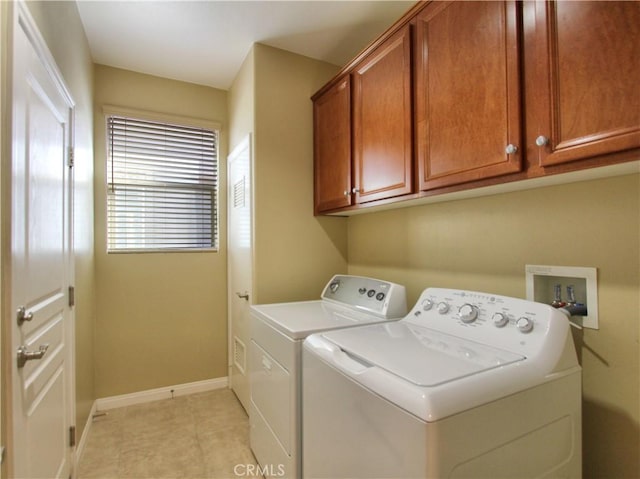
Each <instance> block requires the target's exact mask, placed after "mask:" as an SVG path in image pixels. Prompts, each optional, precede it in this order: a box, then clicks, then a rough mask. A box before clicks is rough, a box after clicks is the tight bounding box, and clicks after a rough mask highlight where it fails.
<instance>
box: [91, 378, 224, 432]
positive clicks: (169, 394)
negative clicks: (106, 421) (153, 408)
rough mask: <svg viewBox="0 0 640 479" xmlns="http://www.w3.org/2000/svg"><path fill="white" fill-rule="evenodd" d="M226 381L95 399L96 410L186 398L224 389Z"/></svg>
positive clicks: (176, 386) (199, 382)
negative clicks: (180, 397)
mask: <svg viewBox="0 0 640 479" xmlns="http://www.w3.org/2000/svg"><path fill="white" fill-rule="evenodd" d="M228 383H229V382H228V379H227V378H226V377H223V378H215V379H206V380H204V381H196V382H193V383H186V384H177V385H175V386H166V387H162V388H157V389H148V390H146V391H139V392H136V393H131V394H122V395H120V396H111V397H106V398H99V399H96V405H97V407H96V410H98V411H107V410H109V409H115V408H118V407H126V406H132V405H134V404H142V403H145V402H151V401H159V400H161V399H171V398H174V397H178V396H186V395H188V394H194V393H200V392H206V391H212V390H214V389H222V388H226V387H227V385H228ZM83 435H84V434H83Z"/></svg>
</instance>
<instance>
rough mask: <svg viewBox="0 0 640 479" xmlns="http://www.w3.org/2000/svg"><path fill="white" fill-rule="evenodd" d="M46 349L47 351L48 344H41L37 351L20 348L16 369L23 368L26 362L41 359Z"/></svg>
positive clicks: (24, 347)
mask: <svg viewBox="0 0 640 479" xmlns="http://www.w3.org/2000/svg"><path fill="white" fill-rule="evenodd" d="M47 349H49V345H48V344H42V345H41V346H40V348H39V349H38V350H37V351H28V350H27V347H26V346H20V347H19V348H18V367H19V368H22V367H24V365H25V364H26V362H27V361H31V360H33V359H42V358H43V357H44V355H45V353H46V352H47Z"/></svg>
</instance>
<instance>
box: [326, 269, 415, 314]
mask: <svg viewBox="0 0 640 479" xmlns="http://www.w3.org/2000/svg"><path fill="white" fill-rule="evenodd" d="M322 299H323V300H327V301H331V302H334V303H338V304H341V305H344V306H349V307H353V308H356V309H360V310H363V311H367V312H369V313H373V314H375V315H376V316H380V317H382V318H389V319H391V318H402V317H404V316H405V315H406V314H407V293H406V291H405V287H404V286H402V285H400V284H396V283H391V282H389V281H382V280H379V279H373V278H366V277H364V276H352V275H344V274H337V275H335V276H334V277H333V278H331V280H330V281H329V283H327V285H326V286H325V288H324V291H323V292H322Z"/></svg>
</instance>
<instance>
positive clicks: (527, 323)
mask: <svg viewBox="0 0 640 479" xmlns="http://www.w3.org/2000/svg"><path fill="white" fill-rule="evenodd" d="M516 326H517V327H518V329H519V330H520V332H521V333H528V332H530V331H531V330H532V329H533V321H532V320H531V319H529V318H527V317H526V316H522V317H520V318H518V320H517V321H516Z"/></svg>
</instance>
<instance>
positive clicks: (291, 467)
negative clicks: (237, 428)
mask: <svg viewBox="0 0 640 479" xmlns="http://www.w3.org/2000/svg"><path fill="white" fill-rule="evenodd" d="M406 313H407V303H406V292H405V288H404V286H401V285H398V284H394V283H390V282H388V281H382V280H378V279H372V278H364V277H359V276H349V275H336V276H334V277H333V278H332V279H331V280H330V281H329V283H327V285H326V287H325V288H324V290H323V292H322V295H321V299H320V300H315V301H300V302H292V303H278V304H263V305H254V306H252V307H251V343H250V350H249V365H250V366H249V384H250V389H251V402H250V410H249V423H250V432H249V439H250V444H251V449H252V450H253V453H254V455H255V456H256V459H257V460H258V463H259V465H260V472H261V473H262V474H264V476H266V477H269V476H274V477H292V478H294V477H300V475H301V430H300V428H301V411H300V404H301V397H300V395H301V387H302V385H301V368H302V367H301V364H300V360H301V356H302V342H303V341H304V339H305V338H306V337H307V336H308V335H309V334H312V333H316V332H319V331H327V330H333V329H337V328H350V327H354V326H360V325H365V324H371V323H382V322H386V321H388V320H391V319H399V318H401V317H403V316H404V315H406Z"/></svg>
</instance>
